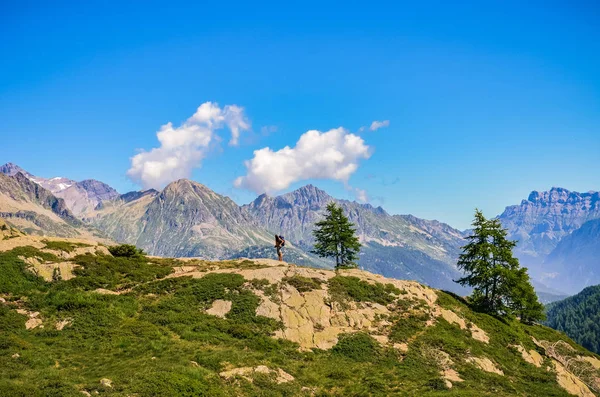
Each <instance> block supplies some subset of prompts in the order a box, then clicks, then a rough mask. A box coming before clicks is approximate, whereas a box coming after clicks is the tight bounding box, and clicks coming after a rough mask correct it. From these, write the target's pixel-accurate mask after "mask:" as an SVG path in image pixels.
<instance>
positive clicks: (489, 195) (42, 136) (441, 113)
mask: <svg viewBox="0 0 600 397" xmlns="http://www.w3.org/2000/svg"><path fill="white" fill-rule="evenodd" d="M121 3H122V2H113V3H111V2H108V1H104V2H94V1H89V2H72V3H69V2H60V1H56V2H27V1H20V2H10V1H3V2H1V3H0V37H2V40H0V51H1V54H2V57H0V163H4V162H8V161H11V162H14V163H17V164H19V165H21V166H22V167H23V168H25V169H27V170H28V171H30V172H32V173H34V174H36V175H40V176H46V177H50V176H57V175H60V176H68V177H70V178H73V179H76V180H80V179H86V178H95V179H99V180H102V181H104V182H106V183H108V184H110V185H112V186H114V187H115V188H116V189H117V190H119V191H121V192H125V191H129V190H134V189H135V190H137V189H140V187H141V186H140V185H137V184H136V183H134V182H133V181H132V180H131V179H130V178H129V177H128V176H127V171H128V169H130V167H131V163H130V158H131V157H132V156H134V155H136V154H137V153H139V149H143V150H145V151H150V150H151V149H153V148H157V147H159V146H160V145H159V142H158V140H157V135H156V132H157V131H158V130H159V129H160V128H161V126H163V125H165V124H166V123H168V122H172V123H173V126H174V127H175V128H176V127H177V126H181V125H182V123H185V122H186V120H188V119H189V118H190V117H191V116H192V115H193V114H194V113H195V112H196V109H197V108H198V107H199V106H200V105H201V104H203V103H205V102H208V101H212V102H215V103H218V104H219V106H220V108H221V109H223V108H224V107H225V106H226V105H234V104H235V105H238V106H240V107H243V108H244V111H243V112H244V116H245V117H246V119H247V120H248V121H249V122H250V123H251V129H250V130H248V131H242V132H241V136H240V140H239V145H237V146H231V145H229V144H228V141H229V139H230V132H229V131H228V129H227V128H223V129H217V130H215V131H214V134H215V135H214V136H213V140H212V141H211V145H210V148H207V149H206V150H204V151H203V152H202V157H203V159H202V160H201V161H200V162H199V164H197V165H198V167H197V168H194V169H193V171H192V172H191V175H190V176H191V178H192V179H194V180H196V181H199V182H201V183H203V184H205V185H207V186H209V187H211V188H212V189H214V190H215V191H217V192H219V193H222V194H226V195H228V196H230V197H232V198H233V199H234V200H236V201H237V202H239V203H245V202H249V201H251V200H252V199H253V198H254V197H255V196H256V193H255V192H253V191H250V190H247V189H244V188H243V186H242V187H240V188H238V187H235V186H234V180H235V179H236V178H238V177H240V176H245V175H247V174H248V172H249V171H248V170H247V169H246V167H245V165H244V161H247V160H251V159H252V158H253V156H254V155H253V152H254V151H255V150H258V149H262V148H265V147H269V148H270V149H271V150H272V151H273V152H276V151H278V150H280V149H282V148H283V147H284V146H286V145H287V146H290V147H291V148H294V146H295V145H296V142H297V141H298V139H299V138H300V137H301V136H302V135H303V134H304V133H306V131H308V130H319V131H321V132H326V131H329V130H330V129H334V128H338V127H344V128H345V129H346V130H345V131H346V132H345V134H346V135H349V134H352V135H357V136H359V137H361V139H362V140H363V141H364V145H366V146H367V147H368V149H369V154H370V157H369V158H368V159H367V158H363V157H360V158H358V159H356V161H355V163H356V165H357V169H356V171H355V172H352V173H351V174H350V176H349V177H348V178H347V179H346V180H343V181H342V180H335V179H332V178H329V179H315V178H309V179H307V180H304V179H302V178H303V176H302V175H304V174H303V172H305V171H306V172H308V174H306V175H309V176H311V175H312V176H313V177H314V175H316V174H315V172H314V171H312V173H311V171H310V170H308V171H307V170H299V171H297V173H298V177H297V178H292V179H293V180H292V181H291V182H290V183H289V184H288V187H287V188H284V189H282V190H281V191H282V192H285V191H289V190H292V189H294V188H297V187H299V186H302V185H304V184H306V183H313V184H315V185H317V186H319V187H322V188H324V189H325V190H327V191H328V192H329V193H330V194H332V195H334V196H337V197H342V198H349V199H354V197H355V194H356V189H362V190H365V191H366V193H367V195H368V197H369V201H370V202H371V203H373V204H374V205H382V206H383V207H384V208H385V209H386V210H388V211H389V212H391V213H403V214H406V213H411V214H414V215H416V216H419V217H423V218H428V219H439V220H441V221H444V222H447V223H449V224H451V225H452V226H455V227H458V228H466V227H467V226H468V224H469V223H470V220H471V217H472V213H473V209H474V208H475V207H479V208H482V209H483V210H484V212H485V213H486V214H487V215H489V216H493V215H496V214H498V213H500V212H501V211H502V210H503V208H504V207H505V206H506V205H510V204H517V203H518V202H519V201H520V200H521V199H523V198H526V197H527V195H528V194H529V192H530V191H531V190H547V189H549V188H550V187H552V186H561V187H565V188H568V189H572V190H578V191H588V190H600V173H599V172H598V163H599V161H600V72H599V71H600V25H599V24H598V23H597V21H598V20H600V6H598V4H597V3H596V4H594V2H593V1H588V2H586V1H574V2H543V3H542V2H540V3H538V4H535V3H529V4H528V5H523V4H522V2H509V1H503V2H488V3H486V4H485V5H483V4H482V3H481V2H473V3H468V2H465V3H461V4H460V5H459V4H451V5H450V3H448V2H418V3H417V2H413V3H403V2H395V3H388V4H385V3H364V2H362V3H358V4H353V3H347V2H346V3H343V5H340V4H333V3H329V4H328V3H326V2H302V3H297V4H293V3H285V4H284V3H283V2H273V3H257V2H251V3H250V2H243V3H236V2H211V3H208V4H205V3H202V2H177V1H170V2H168V6H165V3H164V2H156V3H152V2H127V5H123V4H121ZM123 3H124V2H123ZM374 120H380V121H381V120H389V123H390V125H389V127H386V128H381V129H379V130H377V131H368V128H367V130H366V131H362V132H359V129H360V127H361V126H369V125H370V124H371V122H372V121H374ZM271 126H272V127H271ZM263 127H270V128H272V129H276V131H275V132H272V133H270V134H263V133H261V129H262V128H263ZM217 136H219V137H221V141H220V142H216V141H215V140H216V139H217V138H216V137H217ZM315 156H316V157H317V158H321V157H322V156H320V154H319V153H316V154H315ZM282 157H285V156H282ZM300 157H302V156H300ZM274 166H276V165H274ZM301 166H304V165H302V164H301ZM278 170H279V171H275V172H274V175H275V176H274V177H273V178H272V180H271V181H268V180H267V181H266V183H271V182H273V181H275V182H279V181H282V180H283V179H285V178H287V174H286V173H287V171H288V170H287V169H286V170H284V171H283V172H284V174H283V176H281V175H280V174H277V172H280V171H281V170H280V169H278ZM290 173H292V172H291V171H290ZM294 175H296V170H294ZM267 179H268V178H267ZM263 182H265V181H264V180H263ZM253 186H256V184H255V185H253ZM257 189H260V187H258V188H257Z"/></svg>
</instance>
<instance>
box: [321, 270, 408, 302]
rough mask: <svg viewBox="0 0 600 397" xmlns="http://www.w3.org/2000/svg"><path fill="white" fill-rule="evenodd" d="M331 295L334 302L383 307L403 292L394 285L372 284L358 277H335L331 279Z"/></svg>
mask: <svg viewBox="0 0 600 397" xmlns="http://www.w3.org/2000/svg"><path fill="white" fill-rule="evenodd" d="M329 293H330V294H331V296H332V298H333V299H334V300H337V301H340V302H343V301H344V300H348V299H351V300H354V301H356V302H375V303H380V304H382V305H387V304H390V303H392V302H393V301H394V300H395V299H396V297H397V296H396V295H400V294H401V291H400V290H399V289H398V288H396V287H394V285H392V284H386V285H383V284H380V283H375V284H370V283H368V282H366V281H363V280H361V279H359V278H358V277H343V276H335V277H332V278H331V279H329Z"/></svg>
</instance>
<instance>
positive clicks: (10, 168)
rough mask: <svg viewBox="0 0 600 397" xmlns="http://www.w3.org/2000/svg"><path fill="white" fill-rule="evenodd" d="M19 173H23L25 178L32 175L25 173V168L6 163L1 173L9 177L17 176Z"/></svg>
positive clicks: (0, 167)
mask: <svg viewBox="0 0 600 397" xmlns="http://www.w3.org/2000/svg"><path fill="white" fill-rule="evenodd" d="M18 172H20V173H22V174H23V175H25V176H30V175H31V174H30V173H29V172H27V171H25V170H24V169H23V168H21V167H19V166H18V165H16V164H14V163H6V164H4V165H3V166H0V173H2V174H5V175H8V176H13V175H15V174H17V173H18Z"/></svg>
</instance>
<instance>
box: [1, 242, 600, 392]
mask: <svg viewBox="0 0 600 397" xmlns="http://www.w3.org/2000/svg"><path fill="white" fill-rule="evenodd" d="M63 248H64V247H62V246H61V245H60V244H58V245H57V244H50V245H46V247H45V248H41V249H37V248H32V247H16V248H14V249H12V250H11V251H6V252H0V296H1V297H2V302H0V333H1V334H2V336H3V337H2V338H0V368H2V376H1V377H0V395H3V396H82V395H83V394H85V393H90V394H92V395H93V394H95V392H98V393H99V395H107V396H202V395H206V396H230V395H232V396H233V395H235V396H237V395H242V396H281V395H283V396H295V395H306V396H310V395H315V396H326V395H327V396H329V395H331V396H353V395H356V396H363V395H364V396H367V395H381V396H385V395H415V396H416V395H419V396H421V395H428V396H429V395H431V396H436V395H444V396H448V395H456V396H482V395H500V396H514V395H523V396H568V395H570V394H568V393H567V392H566V391H565V390H564V389H563V388H562V387H561V386H559V383H558V381H559V380H560V379H561V376H560V370H558V373H557V372H556V371H557V370H555V368H559V367H560V366H561V364H555V361H554V360H553V358H552V357H554V358H555V359H556V358H558V359H559V361H560V360H564V362H565V363H566V362H567V360H568V359H569V358H576V357H577V356H586V357H588V358H589V360H590V361H589V363H596V361H593V360H594V358H593V355H592V354H591V353H589V352H588V351H586V350H585V349H583V348H582V347H580V346H578V345H576V344H575V343H574V342H572V341H571V340H570V339H568V338H567V337H566V336H564V335H563V334H561V333H559V332H556V331H553V330H551V329H549V328H546V327H543V326H538V325H536V326H525V325H522V324H520V323H518V322H504V321H501V320H498V319H496V318H493V317H490V316H487V315H483V314H478V313H475V312H473V311H471V310H470V308H469V307H468V305H467V304H466V303H465V302H464V301H463V300H462V299H460V298H455V297H454V296H452V295H449V294H446V293H444V292H441V291H434V290H431V289H429V288H426V287H423V286H421V285H419V284H417V283H414V282H406V281H398V280H391V279H384V278H382V277H378V276H374V275H370V274H369V273H366V272H360V271H348V272H339V273H334V272H332V271H326V270H321V269H307V268H300V267H295V266H289V265H281V266H279V264H277V263H271V262H266V261H264V260H263V261H260V260H256V261H251V260H238V261H222V262H205V261H198V260H196V261H185V262H184V261H176V260H172V259H160V258H147V257H144V256H141V255H137V256H133V257H129V258H124V257H112V256H110V255H103V254H99V253H98V254H93V253H87V254H82V255H76V256H71V257H69V258H68V259H67V260H68V261H69V262H70V263H72V265H73V274H74V276H75V277H74V278H71V279H69V280H61V279H60V278H61V277H60V276H56V277H54V279H55V281H52V282H49V281H45V280H44V279H42V278H40V277H37V276H36V275H35V274H34V272H33V271H32V270H34V269H35V267H36V266H42V264H43V265H44V266H53V264H55V263H58V262H61V263H63V262H64V261H65V258H64V255H63V254H64V252H65V251H64V250H63ZM65 249H66V250H71V254H72V255H73V254H77V252H78V251H77V250H78V249H81V250H83V249H85V247H79V248H78V247H76V246H71V247H69V248H65ZM97 252H100V251H97ZM59 256H63V258H61V259H59ZM32 258H34V259H35V260H32ZM319 299H320V301H319ZM299 302H300V303H299ZM266 303H268V305H267V304H266ZM269 305H270V306H269ZM269 308H271V309H274V310H273V311H272V312H270V311H269ZM257 313H258V314H257ZM306 319H308V320H306ZM294 321H295V322H294ZM324 321H326V324H325V325H324ZM305 326H308V327H309V329H306V330H305ZM332 331H335V334H333V335H332V334H331V332H332ZM342 331H343V332H342ZM306 335H309V336H310V338H305V337H304V336H306ZM274 336H277V337H274ZM319 338H320V339H319ZM533 338H535V342H534V339H533ZM561 340H562V341H564V343H562V344H559V345H553V344H554V343H556V342H557V341H561ZM316 345H318V346H321V347H320V348H319V347H315V346H316ZM311 346H312V347H311ZM557 346H558V347H560V349H558V347H557ZM559 350H560V351H559ZM523 352H524V353H523ZM531 357H539V360H537V361H536V360H530V358H531ZM526 358H527V359H528V360H529V361H530V362H528V361H526ZM579 362H580V364H581V365H580V366H579V367H570V368H569V369H571V370H572V371H573V372H577V370H578V368H581V366H583V367H585V365H588V367H585V368H586V370H588V369H589V370H590V371H591V372H589V371H588V372H586V375H585V376H586V377H584V379H583V380H584V381H585V382H586V383H587V384H588V386H589V387H592V388H593V387H595V386H594V382H597V381H598V379H599V378H598V377H599V376H600V375H599V374H598V372H597V371H595V370H594V369H593V366H592V364H586V363H587V362H583V361H582V360H579ZM598 363H600V361H598ZM563 375H564V374H563ZM565 376H566V377H567V379H571V378H569V377H568V376H569V375H564V376H563V378H564V377H565ZM596 386H597V385H596ZM583 387H585V386H583ZM82 393H83V394H82ZM580 395H585V394H580ZM588 395H591V394H588Z"/></svg>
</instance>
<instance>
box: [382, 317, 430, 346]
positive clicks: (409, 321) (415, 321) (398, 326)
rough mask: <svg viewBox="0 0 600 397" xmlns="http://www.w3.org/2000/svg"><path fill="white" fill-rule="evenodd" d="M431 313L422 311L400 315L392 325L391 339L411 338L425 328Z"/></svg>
mask: <svg viewBox="0 0 600 397" xmlns="http://www.w3.org/2000/svg"><path fill="white" fill-rule="evenodd" d="M428 320H429V315H428V314H426V313H422V312H413V313H410V314H409V315H408V316H402V317H400V318H399V319H398V320H397V321H396V322H395V323H394V325H393V326H392V329H391V331H390V341H392V342H406V341H407V340H408V339H409V338H411V337H412V336H414V335H416V334H417V333H418V332H419V331H422V330H424V329H425V324H426V323H427V321H428Z"/></svg>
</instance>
